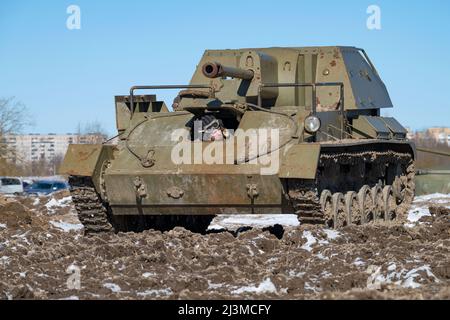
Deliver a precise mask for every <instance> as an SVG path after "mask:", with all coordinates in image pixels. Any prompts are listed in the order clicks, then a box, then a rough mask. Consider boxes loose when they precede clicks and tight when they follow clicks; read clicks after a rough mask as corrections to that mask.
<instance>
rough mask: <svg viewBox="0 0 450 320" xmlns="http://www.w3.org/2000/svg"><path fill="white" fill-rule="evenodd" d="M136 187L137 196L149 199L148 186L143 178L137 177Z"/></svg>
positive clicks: (135, 180)
mask: <svg viewBox="0 0 450 320" xmlns="http://www.w3.org/2000/svg"><path fill="white" fill-rule="evenodd" d="M134 187H135V188H136V196H137V197H138V198H145V197H147V186H146V185H145V182H144V181H143V180H142V179H141V177H136V178H135V179H134Z"/></svg>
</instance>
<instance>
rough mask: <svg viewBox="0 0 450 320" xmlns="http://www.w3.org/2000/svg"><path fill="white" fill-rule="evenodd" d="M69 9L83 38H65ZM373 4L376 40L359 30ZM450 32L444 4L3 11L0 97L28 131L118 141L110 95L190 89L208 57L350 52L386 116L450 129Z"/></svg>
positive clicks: (38, 5) (78, 1)
mask: <svg viewBox="0 0 450 320" xmlns="http://www.w3.org/2000/svg"><path fill="white" fill-rule="evenodd" d="M71 4H75V5H78V6H79V7H80V8H81V30H68V29H67V28H66V20H67V17H68V14H67V13H66V9H67V7H68V6H69V5H71ZM371 4H375V5H378V6H379V7H380V8H381V14H382V15H381V26H382V29H381V30H372V31H371V30H368V29H367V28H366V20H367V17H368V14H367V13H366V9H367V7H368V6H369V5H371ZM449 31H450V1H445V0H442V1H438V0H434V1H433V0H428V1H380V0H372V1H364V0H360V1H352V0H348V1H339V2H338V1H331V0H329V1H327V0H323V1H301V0H297V1H287V0H286V1H285V0H278V1H273V0H272V1H264V0H258V1H254V0H248V1H242V0H241V1H239V0H226V1H225V0H223V1H211V0H209V1H203V0H190V1H176V0H165V1H161V2H157V1H137V0H135V1H133V0H128V1H100V0H97V1H95V0H72V1H64V0H58V1H57V0H41V1H25V0H2V1H1V4H0V97H9V96H15V97H16V98H17V99H18V100H20V101H22V102H23V103H25V104H26V105H27V107H28V109H29V111H30V113H31V114H32V116H33V118H34V122H35V125H34V126H33V127H31V128H27V129H26V131H27V132H40V133H48V132H55V133H66V132H73V131H75V128H76V127H77V124H78V123H79V122H82V123H83V122H87V121H91V120H99V121H101V122H102V123H103V125H104V127H105V128H106V129H107V130H108V131H109V133H110V134H111V135H113V134H114V133H115V118H114V95H120V94H127V92H128V90H129V87H130V86H131V85H134V84H185V83H188V81H189V80H190V76H191V74H192V72H193V70H194V68H195V66H196V63H197V62H198V60H199V59H200V57H201V55H202V53H203V50H204V49H224V48H240V47H266V46H315V45H353V46H358V47H362V48H365V49H366V51H367V52H368V54H369V56H370V57H371V59H372V61H373V62H374V64H375V65H376V67H377V68H378V71H379V72H380V74H381V76H382V78H383V80H384V82H385V83H386V85H387V87H388V89H389V91H390V94H391V98H392V100H393V103H394V105H395V108H394V109H389V110H388V111H386V112H385V114H388V115H391V116H395V117H396V118H397V119H398V120H399V121H400V122H402V123H403V124H405V125H408V126H410V127H412V128H414V129H421V128H425V127H429V126H450V112H449V111H450V102H449V101H450V58H449V52H450V36H449ZM160 97H162V98H166V99H170V97H171V94H169V93H164V94H160ZM166 102H169V101H166Z"/></svg>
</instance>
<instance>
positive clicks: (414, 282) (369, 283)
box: [0, 193, 450, 299]
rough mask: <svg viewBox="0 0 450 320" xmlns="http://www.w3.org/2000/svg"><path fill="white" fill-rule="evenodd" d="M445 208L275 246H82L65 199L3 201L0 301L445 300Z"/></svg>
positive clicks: (449, 218) (250, 240) (435, 199)
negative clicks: (392, 221)
mask: <svg viewBox="0 0 450 320" xmlns="http://www.w3.org/2000/svg"><path fill="white" fill-rule="evenodd" d="M430 206H434V207H433V209H432V210H431V213H430V210H429V209H428V208H429V207H430ZM449 206H450V195H433V196H427V197H421V198H419V199H418V200H416V202H415V204H414V208H413V209H412V210H411V211H410V214H409V219H408V220H405V221H401V222H398V223H395V224H389V225H387V224H372V225H367V226H363V227H347V228H345V229H343V230H340V231H338V232H336V231H332V230H327V229H325V228H323V227H320V226H307V225H304V226H303V225H302V226H298V227H289V228H285V230H284V234H283V236H282V238H281V239H278V238H277V237H276V236H275V235H273V234H271V233H270V232H269V231H262V230H258V229H253V230H249V231H246V232H242V233H240V234H239V235H238V236H237V237H235V236H233V235H232V234H231V233H230V232H220V233H213V234H207V235H199V234H193V233H191V232H189V231H187V230H185V229H182V228H176V229H174V230H172V231H169V232H166V233H161V232H158V231H146V232H144V233H141V234H117V235H100V236H90V237H84V236H83V229H82V226H81V225H80V224H79V221H78V219H77V218H76V215H75V213H74V209H73V207H72V204H71V199H70V197H69V196H68V195H67V194H64V193H60V194H56V195H54V196H50V197H40V198H20V197H14V198H7V199H5V198H0V299H213V298H214V299H215V298H220V299H222V298H225V299H355V298H356V299H450V215H449V210H448V208H449ZM278 236H280V235H279V234H278ZM78 275H79V277H78ZM78 280H79V281H78Z"/></svg>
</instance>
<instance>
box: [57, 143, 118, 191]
mask: <svg viewBox="0 0 450 320" xmlns="http://www.w3.org/2000/svg"><path fill="white" fill-rule="evenodd" d="M114 148H115V146H112V145H101V144H71V145H69V148H68V150H67V153H66V156H65V158H64V161H63V163H62V164H61V166H60V167H59V174H61V175H69V176H82V177H92V181H93V182H94V185H95V186H96V187H97V188H98V187H99V179H100V175H101V171H102V168H103V164H104V163H105V161H107V160H111V159H113V151H114ZM97 190H99V189H97Z"/></svg>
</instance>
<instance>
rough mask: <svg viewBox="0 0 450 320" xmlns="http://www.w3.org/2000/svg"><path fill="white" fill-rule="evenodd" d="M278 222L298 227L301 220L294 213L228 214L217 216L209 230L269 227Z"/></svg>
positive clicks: (285, 225)
mask: <svg viewBox="0 0 450 320" xmlns="http://www.w3.org/2000/svg"><path fill="white" fill-rule="evenodd" d="M276 224H279V225H281V226H284V227H298V226H299V225H300V222H299V221H298V217H297V216H296V215H294V214H232V215H230V214H228V215H218V216H216V217H215V218H214V219H213V221H212V222H211V224H210V226H209V227H208V230H224V229H225V230H233V229H238V228H240V227H253V228H267V227H272V226H274V225H276Z"/></svg>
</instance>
